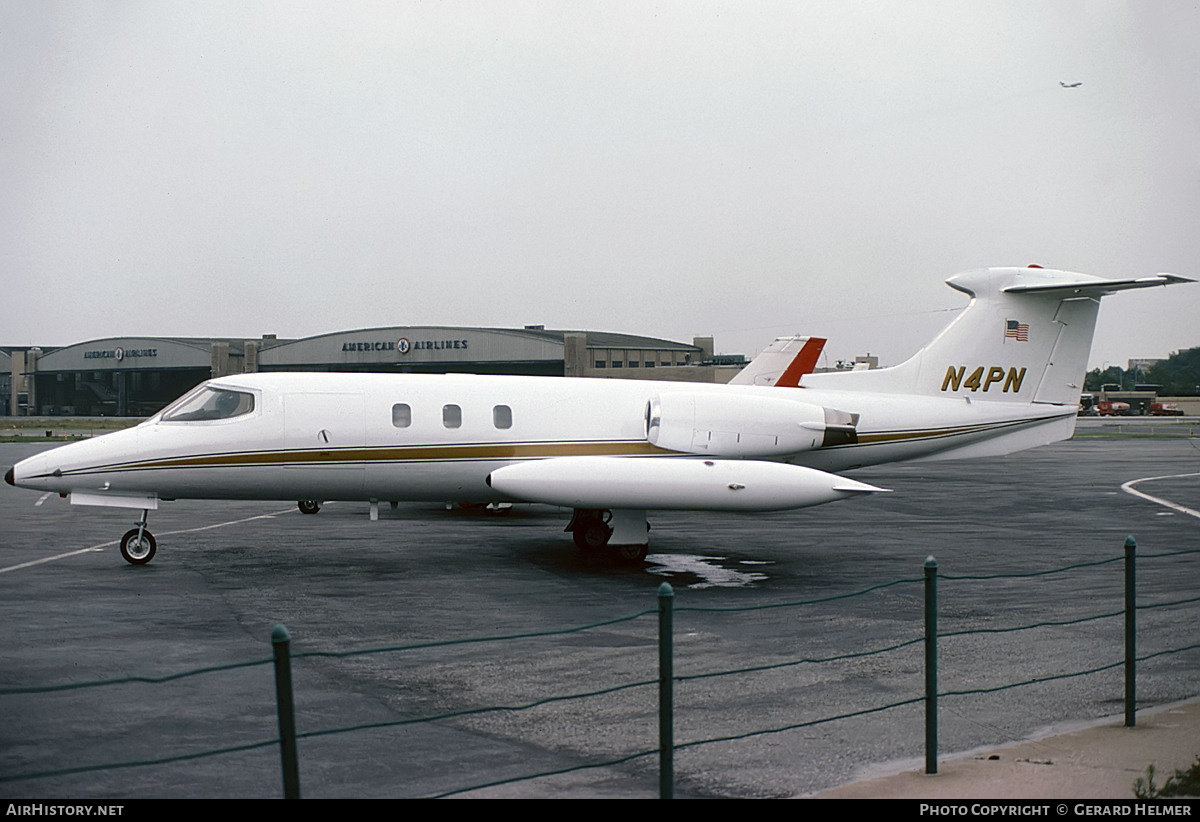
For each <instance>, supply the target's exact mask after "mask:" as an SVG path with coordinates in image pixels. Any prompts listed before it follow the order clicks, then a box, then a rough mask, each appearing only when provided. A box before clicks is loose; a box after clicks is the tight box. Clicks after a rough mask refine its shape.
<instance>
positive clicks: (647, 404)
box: [13, 373, 1075, 507]
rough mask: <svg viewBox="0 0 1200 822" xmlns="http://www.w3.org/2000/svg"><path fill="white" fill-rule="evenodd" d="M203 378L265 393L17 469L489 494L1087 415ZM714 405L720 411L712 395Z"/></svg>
mask: <svg viewBox="0 0 1200 822" xmlns="http://www.w3.org/2000/svg"><path fill="white" fill-rule="evenodd" d="M207 385H209V386H215V387H218V388H228V389H230V390H233V391H237V392H242V393H243V394H250V395H252V396H253V410H252V411H249V412H242V413H239V415H237V416H232V417H229V418H224V419H175V420H173V419H171V409H168V410H167V411H166V412H164V413H163V414H160V415H158V416H156V417H153V418H151V419H149V420H147V421H146V422H144V423H142V424H140V425H138V426H136V427H135V428H132V429H128V430H126V431H120V432H116V433H113V434H108V435H105V436H102V437H97V438H95V439H93V440H89V441H86V442H79V443H73V444H71V445H67V446H64V447H61V448H56V449H53V450H50V451H47V452H45V453H43V454H41V455H38V456H35V457H31V458H30V459H27V460H24V461H22V462H21V463H19V464H18V465H17V466H15V467H14V473H13V480H14V484H16V485H20V486H24V487H28V488H36V489H42V490H46V491H57V492H61V493H72V494H78V495H80V497H81V498H80V500H79V501H86V502H89V503H94V504H112V505H127V506H128V507H144V506H143V503H144V502H145V500H147V499H154V500H157V499H183V498H192V499H272V500H273V499H280V500H297V499H320V500H367V499H379V500H437V501H447V500H470V501H478V502H484V501H493V500H495V501H500V500H511V499H514V497H513V496H512V495H506V494H504V493H502V492H500V491H497V490H496V489H494V488H492V487H490V486H489V484H488V482H487V478H488V476H489V474H491V473H492V472H493V471H495V470H497V469H499V468H502V467H505V466H509V465H513V464H518V463H522V462H525V461H529V460H545V459H550V458H555V457H569V456H640V457H675V458H679V457H695V458H703V457H714V458H735V459H737V458H748V459H754V460H765V461H770V462H782V463H791V464H794V465H802V466H809V467H813V468H818V469H821V470H823V471H839V470H844V469H847V468H854V467H859V466H864V465H872V464H878V463H885V462H893V461H898V460H910V459H917V458H926V457H940V456H956V455H958V454H963V455H970V456H975V455H980V454H987V453H1007V452H1009V451H1013V450H1018V449H1020V448H1027V447H1031V446H1033V445H1038V444H1042V443H1046V442H1052V441H1055V440H1058V439H1062V438H1063V437H1064V436H1070V433H1071V430H1072V429H1073V426H1074V420H1075V408H1074V407H1073V406H1062V405H1047V404H1035V403H1023V402H1018V403H1014V402H1011V401H1010V402H989V401H984V400H975V399H968V398H965V397H962V396H944V397H943V396H934V397H931V396H917V395H905V394H886V393H884V394H878V393H864V392H859V391H840V390H833V389H826V388H770V387H766V388H764V387H756V386H724V385H705V384H693V383H670V382H655V381H642V380H605V379H573V378H558V377H514V376H476V375H415V374H398V375H389V374H346V373H342V374H337V373H272V374H252V375H241V376H234V377H227V378H221V379H216V380H212V381H210V383H208V384H207ZM662 398H666V399H667V400H672V398H674V401H668V402H664V403H663V407H664V408H678V407H682V405H683V403H681V402H680V401H679V400H680V398H682V399H683V400H686V404H687V407H688V408H691V407H693V406H694V407H695V408H696V409H697V410H696V411H695V413H694V415H693V416H692V417H691V418H688V419H682V418H676V419H671V420H667V421H665V422H664V430H666V427H667V426H668V425H669V426H672V428H671V430H672V431H673V432H674V433H675V435H676V437H675V439H674V440H671V441H672V442H677V441H678V433H679V432H683V433H684V435H685V439H687V440H688V441H689V442H692V443H693V444H692V445H691V446H690V447H689V448H687V449H686V450H683V451H680V450H675V449H669V448H662V447H659V446H657V445H655V444H654V442H652V441H651V439H650V438H649V436H648V424H649V420H648V415H649V411H648V409H649V408H651V406H652V405H654V403H655V401H656V399H662ZM787 403H795V405H796V409H797V417H796V418H797V419H799V420H808V422H805V423H804V424H803V425H802V426H801V427H802V428H803V429H804V431H801V433H802V434H803V433H805V432H806V431H811V432H812V442H811V443H810V444H809V445H808V446H806V447H801V448H800V450H797V451H794V452H789V451H787V450H786V449H788V448H790V447H792V446H791V445H789V443H791V442H793V439H790V438H791V437H793V436H794V435H795V433H796V431H795V430H794V427H789V425H791V424H790V423H787V422H786V421H780V420H779V419H778V418H779V417H780V416H781V414H780V413H778V412H779V411H780V409H782V412H784V413H783V414H782V416H786V412H787V410H788V409H787V406H786V404H787ZM759 406H770V407H772V408H773V409H775V410H776V412H777V413H776V414H775V417H776V421H775V422H773V423H770V425H774V426H776V428H770V425H767V427H765V428H764V424H758V423H755V421H754V419H751V418H750V417H752V416H753V414H752V413H751V412H752V411H753V410H754V409H755V408H757V407H759ZM710 407H711V408H715V409H717V410H716V411H707V412H706V411H704V410H703V409H705V408H710ZM823 409H833V410H835V411H837V412H841V413H842V414H843V415H855V417H854V419H855V425H854V436H853V437H851V438H849V440H847V439H846V438H844V437H843V438H842V439H840V440H829V439H825V440H824V441H822V436H823V434H822V430H821V426H822V425H823V423H820V422H813V421H812V420H814V419H821V411H822V410H823ZM743 412H744V413H743ZM689 413H690V412H689ZM706 414H707V416H706ZM714 415H715V416H714ZM776 429H778V430H776ZM783 429H788V430H783ZM693 434H694V435H695V436H693ZM772 437H774V439H772ZM746 443H753V445H746ZM762 443H767V444H766V445H762ZM772 443H777V444H772ZM781 449H782V450H781ZM683 491H684V493H686V489H683ZM104 500H109V502H107V503H106V502H104ZM151 507H152V506H151ZM647 507H654V506H647Z"/></svg>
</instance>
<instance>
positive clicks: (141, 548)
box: [121, 511, 158, 565]
mask: <svg viewBox="0 0 1200 822" xmlns="http://www.w3.org/2000/svg"><path fill="white" fill-rule="evenodd" d="M149 514H150V512H149V511H142V518H141V519H140V520H138V527H137V528H133V529H130V530H129V531H126V532H125V536H123V537H121V556H123V557H125V561H126V562H128V563H129V564H130V565H145V564H146V563H147V562H149V561H150V560H152V559H154V552H155V551H157V550H158V543H157V542H155V541H154V535H153V534H151V533H150V532H149V531H147V530H146V517H147V516H148V515H149Z"/></svg>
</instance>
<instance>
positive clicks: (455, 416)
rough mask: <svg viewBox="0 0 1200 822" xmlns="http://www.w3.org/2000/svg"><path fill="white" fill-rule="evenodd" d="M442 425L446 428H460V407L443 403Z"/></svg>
mask: <svg viewBox="0 0 1200 822" xmlns="http://www.w3.org/2000/svg"><path fill="white" fill-rule="evenodd" d="M442 425H444V426H446V427H447V428H462V408H460V407H459V406H457V405H443V406H442Z"/></svg>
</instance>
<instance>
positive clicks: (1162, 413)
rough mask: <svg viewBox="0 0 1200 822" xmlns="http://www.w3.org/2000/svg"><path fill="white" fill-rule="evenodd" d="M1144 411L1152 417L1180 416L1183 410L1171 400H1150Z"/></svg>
mask: <svg viewBox="0 0 1200 822" xmlns="http://www.w3.org/2000/svg"><path fill="white" fill-rule="evenodd" d="M1146 413H1147V414H1149V415H1150V416H1152V417H1182V416H1183V412H1182V411H1180V410H1179V406H1178V405H1176V404H1175V403H1173V402H1152V403H1150V407H1149V408H1148V409H1146Z"/></svg>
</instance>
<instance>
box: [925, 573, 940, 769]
mask: <svg viewBox="0 0 1200 822" xmlns="http://www.w3.org/2000/svg"><path fill="white" fill-rule="evenodd" d="M937 567H938V564H937V560H936V559H934V558H933V557H932V556H930V557H927V558H926V559H925V773H929V774H934V773H937V733H938V727H937V683H938V676H937Z"/></svg>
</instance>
